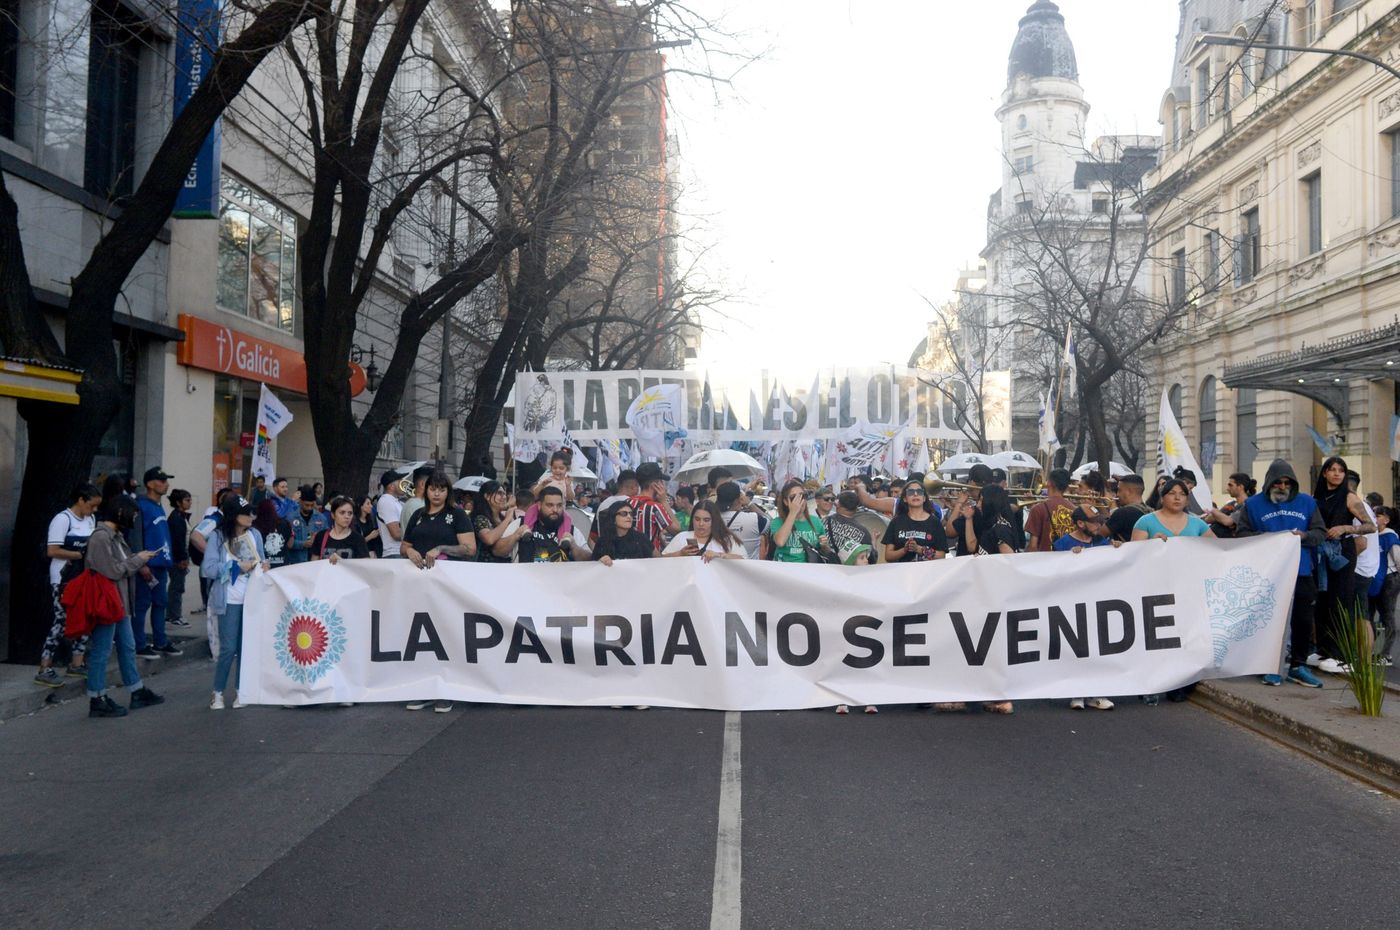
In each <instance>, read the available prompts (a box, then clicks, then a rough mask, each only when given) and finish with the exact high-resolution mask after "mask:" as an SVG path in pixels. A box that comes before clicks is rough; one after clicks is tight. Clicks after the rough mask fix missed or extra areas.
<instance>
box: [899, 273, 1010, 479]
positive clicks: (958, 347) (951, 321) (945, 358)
mask: <svg viewBox="0 0 1400 930" xmlns="http://www.w3.org/2000/svg"><path fill="white" fill-rule="evenodd" d="M924 302H925V303H927V304H928V305H929V309H931V310H932V311H933V320H932V321H931V322H930V323H929V334H928V344H927V348H926V349H925V352H924V354H923V356H922V357H921V358H920V359H919V367H921V368H923V369H925V370H927V371H930V372H935V373H936V374H935V375H934V376H933V377H931V378H922V377H921V378H920V380H922V381H923V382H924V383H925V384H928V385H931V386H932V387H933V388H935V389H936V390H937V391H938V395H939V396H940V397H941V398H942V399H943V409H944V411H945V416H947V415H951V419H952V421H953V424H954V425H955V426H956V427H957V428H958V430H959V431H960V432H961V433H962V434H963V435H964V436H966V437H967V439H968V441H969V442H970V443H971V444H972V446H973V449H974V450H975V451H977V452H982V453H986V452H990V451H991V443H992V440H991V438H990V437H991V432H992V426H993V425H994V424H993V423H992V421H991V419H990V417H991V411H992V410H993V409H994V408H997V407H998V406H1000V405H999V404H994V403H992V401H994V400H995V401H1001V400H1002V399H1003V398H1002V397H1000V396H999V395H1001V394H1002V393H1003V387H1004V386H1003V384H1002V383H1001V380H1000V379H998V378H996V377H995V376H994V375H993V372H994V371H995V370H996V369H997V368H998V362H999V360H1000V359H1001V358H1002V353H1003V349H1004V348H1005V346H1006V343H1007V342H1008V340H1009V339H1010V336H1011V330H1010V329H1009V328H1007V327H1000V326H994V325H992V324H991V321H990V320H988V318H987V309H986V302H985V299H984V295H983V294H981V293H972V292H966V293H962V294H959V295H958V298H957V300H956V301H955V302H952V303H947V304H935V303H934V302H933V301H931V300H929V299H928V298H927V297H926V298H924ZM1004 400H1005V401H1006V403H1007V404H1008V405H1009V403H1010V398H1009V397H1006V398H1004ZM1002 409H1006V408H1005V407H1003V408H1002ZM1008 416H1009V413H1008ZM1008 425H1009V424H1008Z"/></svg>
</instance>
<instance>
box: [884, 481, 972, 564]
mask: <svg viewBox="0 0 1400 930" xmlns="http://www.w3.org/2000/svg"><path fill="white" fill-rule="evenodd" d="M965 525H966V526H968V527H971V526H972V525H973V521H972V520H967V521H966V524H965ZM880 542H881V543H882V544H883V545H884V547H885V561H886V562H928V561H931V560H933V559H941V558H943V557H944V556H945V555H947V553H948V534H947V531H946V530H944V528H943V521H941V520H939V519H938V518H937V517H936V516H934V513H933V509H932V508H931V507H929V500H928V491H926V490H925V489H924V485H923V482H921V481H910V482H907V483H906V484H905V485H904V487H903V488H902V489H901V490H900V492H899V501H898V502H897V503H896V504H895V515H894V519H893V520H891V521H890V523H889V526H887V527H885V535H884V536H883V537H882V538H881V539H880Z"/></svg>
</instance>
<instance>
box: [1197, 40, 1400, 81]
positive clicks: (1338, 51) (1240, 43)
mask: <svg viewBox="0 0 1400 930" xmlns="http://www.w3.org/2000/svg"><path fill="white" fill-rule="evenodd" d="M1201 44H1202V45H1226V46H1229V47H1231V48H1242V49H1251V48H1262V49H1268V50H1270V51H1278V52H1315V53H1317V54H1319V55H1341V56H1342V57H1344V58H1359V59H1361V60H1362V61H1365V62H1369V63H1371V64H1373V65H1375V66H1376V67H1377V68H1384V69H1385V70H1386V71H1388V72H1390V74H1391V76H1392V77H1395V78H1397V79H1400V70H1397V69H1396V68H1395V67H1394V66H1392V65H1388V64H1386V63H1385V62H1383V61H1381V60H1380V59H1379V58H1376V57H1374V56H1371V55H1366V54H1363V53H1362V52H1353V51H1350V50H1348V49H1344V48H1312V47H1310V46H1306V45H1277V44H1275V43H1273V42H1254V41H1251V40H1249V39H1246V38H1244V37H1243V36H1211V35H1207V36H1201Z"/></svg>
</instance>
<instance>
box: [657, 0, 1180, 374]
mask: <svg viewBox="0 0 1400 930" xmlns="http://www.w3.org/2000/svg"><path fill="white" fill-rule="evenodd" d="M1058 2H1059V5H1060V10H1061V12H1062V13H1063V14H1064V16H1065V19H1066V26H1067V28H1068V30H1069V35H1070V39H1071V40H1072V41H1073V42H1074V46H1075V52H1076V55H1077V58H1078V63H1079V80H1080V84H1081V85H1082V86H1083V87H1084V91H1085V96H1086V97H1087V99H1088V101H1089V104H1090V106H1091V107H1092V110H1091V112H1090V115H1089V124H1088V133H1087V134H1086V136H1087V138H1086V141H1087V142H1089V143H1091V144H1092V140H1093V139H1094V138H1095V137H1097V136H1099V135H1107V134H1137V133H1141V134H1145V135H1158V134H1160V132H1161V127H1160V125H1159V124H1158V122H1157V111H1158V106H1159V104H1160V102H1161V99H1162V95H1163V93H1164V92H1165V91H1166V86H1167V80H1168V78H1169V76H1170V72H1171V60H1172V56H1173V54H1174V48H1175V42H1176V29H1177V20H1178V4H1177V0H1131V2H1123V0H1058ZM1030 3H1031V0H979V2H975V3H963V2H958V0H880V2H877V0H749V2H734V0H730V2H725V0H697V6H698V7H699V8H700V9H703V10H705V12H706V13H707V14H709V15H712V16H718V17H720V18H721V19H722V21H723V22H724V23H725V25H726V26H727V28H728V29H729V30H730V31H731V32H736V33H739V34H740V37H739V39H738V43H739V44H740V45H742V46H743V47H744V48H746V49H748V50H750V51H763V52H764V54H763V56H762V57H761V59H760V60H758V61H757V62H755V63H753V64H751V65H749V66H747V67H745V68H744V69H743V70H742V71H740V72H739V73H738V74H737V75H736V76H735V77H734V80H733V84H732V86H731V87H729V88H727V89H716V88H715V87H714V86H712V85H710V84H708V83H703V82H700V81H697V80H695V79H687V78H684V77H673V78H672V79H671V80H670V82H669V84H668V90H669V94H670V100H671V119H672V126H673V128H674V129H675V132H676V135H677V137H678V151H677V152H676V153H675V157H678V158H679V160H680V163H681V172H680V177H681V179H682V182H683V183H684V185H685V191H684V193H683V195H682V199H681V201H680V203H679V208H680V210H681V212H682V213H683V214H685V215H686V218H685V219H683V220H682V225H685V226H692V227H695V226H698V228H697V229H696V230H695V233H694V241H696V242H698V243H701V244H704V245H706V246H708V248H707V250H706V251H705V252H704V254H703V256H702V257H701V258H700V259H699V261H700V263H701V267H702V268H703V270H704V272H705V274H706V277H707V278H709V279H710V280H711V281H712V282H713V283H714V284H715V285H717V286H718V287H719V288H720V289H721V290H722V291H723V292H724V293H726V294H727V295H729V296H728V297H727V298H726V299H725V300H724V301H723V302H722V305H721V308H720V310H719V312H718V313H707V314H706V315H705V316H704V317H703V319H704V322H705V325H706V332H705V335H704V340H703V344H702V348H701V356H700V359H699V362H698V365H699V366H700V367H705V366H717V367H718V366H724V367H730V366H735V365H739V366H745V367H747V366H752V367H754V368H757V367H768V368H776V367H786V366H791V365H792V364H793V363H794V362H795V361H798V360H800V362H799V363H801V362H805V363H807V364H818V365H829V364H843V365H861V364H880V363H885V364H888V363H894V364H904V363H906V362H907V360H908V358H909V356H910V354H911V352H912V351H913V350H914V348H915V347H916V345H917V344H918V342H919V341H920V340H921V339H923V338H924V336H925V335H926V332H927V321H928V319H929V318H930V316H931V314H930V311H929V308H928V305H927V303H926V302H925V300H926V299H927V300H932V301H934V302H941V301H944V300H946V299H948V297H949V296H950V294H951V290H952V288H953V286H954V283H955V281H956V277H957V272H958V269H959V268H961V267H967V266H971V265H975V264H976V262H977V253H978V252H979V251H980V249H981V248H982V245H983V244H984V242H985V238H986V207H987V200H988V198H989V197H990V196H991V194H992V193H993V192H994V191H995V190H996V189H997V188H998V187H999V186H1000V184H1001V154H1000V144H1001V143H1000V128H999V126H998V123H997V120H996V116H995V112H996V109H997V106H998V105H999V103H1000V99H1001V94H1002V91H1003V90H1004V89H1005V87H1006V62H1007V56H1008V54H1009V52H1010V50H1011V43H1012V40H1013V39H1014V38H1015V36H1016V27H1017V23H1018V21H1019V19H1020V17H1021V16H1022V15H1023V14H1024V13H1025V11H1026V8H1027V7H1029V6H1030ZM694 52H695V49H694V48H690V49H684V50H682V51H681V52H679V53H672V55H673V56H674V57H673V58H672V59H671V63H672V64H673V65H677V66H680V67H687V66H692V65H694V64H695V55H694ZM726 67H727V66H726V65H724V64H721V65H720V66H719V67H717V68H716V69H715V70H716V71H717V72H720V71H723V70H724V69H725V68H726Z"/></svg>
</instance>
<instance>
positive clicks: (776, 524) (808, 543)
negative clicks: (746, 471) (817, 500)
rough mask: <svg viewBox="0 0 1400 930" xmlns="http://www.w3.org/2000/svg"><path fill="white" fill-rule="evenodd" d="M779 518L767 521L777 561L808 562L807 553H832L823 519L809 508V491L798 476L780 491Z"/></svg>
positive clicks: (770, 542)
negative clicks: (770, 521) (809, 510)
mask: <svg viewBox="0 0 1400 930" xmlns="http://www.w3.org/2000/svg"><path fill="white" fill-rule="evenodd" d="M777 503H778V519H776V520H774V521H773V522H772V523H770V524H768V533H769V536H770V537H771V538H770V540H769V544H770V545H771V546H772V547H773V561H775V562H806V561H807V560H808V559H807V554H808V553H809V552H811V553H821V552H823V551H826V552H830V551H831V546H830V544H829V543H827V541H826V538H825V533H824V530H825V527H823V526H822V522H821V521H820V520H818V519H817V518H816V517H814V516H812V515H811V514H810V513H808V511H807V491H806V489H805V488H803V487H802V482H801V481H798V480H797V479H796V478H790V479H788V481H787V483H786V484H784V485H783V489H782V491H781V492H780V493H779V494H778V501H777Z"/></svg>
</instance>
